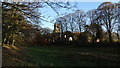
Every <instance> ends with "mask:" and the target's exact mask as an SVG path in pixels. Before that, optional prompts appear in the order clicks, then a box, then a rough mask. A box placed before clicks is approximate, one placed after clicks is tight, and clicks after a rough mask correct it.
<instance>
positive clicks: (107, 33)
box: [55, 2, 120, 42]
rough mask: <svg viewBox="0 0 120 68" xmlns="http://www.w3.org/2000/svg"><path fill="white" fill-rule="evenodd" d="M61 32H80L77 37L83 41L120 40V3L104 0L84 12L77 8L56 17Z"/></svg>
mask: <svg viewBox="0 0 120 68" xmlns="http://www.w3.org/2000/svg"><path fill="white" fill-rule="evenodd" d="M55 24H59V25H60V32H61V33H64V32H66V31H70V32H71V33H73V34H74V33H75V32H79V33H80V35H79V36H77V38H78V39H79V40H81V41H83V40H84V39H86V40H84V41H92V42H113V41H119V37H120V36H119V31H120V3H111V2H104V3H102V4H100V5H99V6H98V8H97V9H94V10H89V11H88V12H86V13H85V12H84V11H83V10H76V11H75V12H73V13H70V14H67V15H64V16H63V17H59V18H57V19H56V22H55Z"/></svg>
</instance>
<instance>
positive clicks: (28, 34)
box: [1, 2, 120, 45]
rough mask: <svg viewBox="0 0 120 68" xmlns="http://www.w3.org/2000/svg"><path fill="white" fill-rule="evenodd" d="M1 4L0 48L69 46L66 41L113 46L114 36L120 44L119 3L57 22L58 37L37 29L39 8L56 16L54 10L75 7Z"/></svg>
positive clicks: (44, 29) (78, 11)
mask: <svg viewBox="0 0 120 68" xmlns="http://www.w3.org/2000/svg"><path fill="white" fill-rule="evenodd" d="M1 3H2V6H1V7H2V44H5V45H29V44H33V45H34V44H39V45H40V44H50V43H53V42H54V43H55V42H60V41H64V42H66V41H68V43H69V38H72V41H75V42H76V41H77V42H96V41H98V40H99V42H102V41H103V40H104V41H105V40H107V41H109V42H112V41H113V38H112V34H113V32H115V33H114V34H115V35H116V36H117V41H118V40H119V34H118V32H119V30H118V26H119V25H120V24H119V23H120V22H119V21H120V13H119V10H120V4H119V3H114V4H113V3H111V2H104V3H102V4H101V5H100V6H99V7H98V8H97V9H94V10H90V11H88V12H87V13H85V12H84V11H82V10H76V11H75V12H74V13H71V14H68V15H64V16H63V17H60V18H57V19H56V23H57V24H60V33H54V32H53V33H52V30H51V29H49V28H42V27H41V26H40V25H38V24H39V23H40V22H41V20H43V18H42V16H41V12H38V10H39V9H38V8H43V7H44V6H43V5H44V4H46V5H48V6H50V7H51V8H52V9H53V10H54V11H55V12H56V13H57V11H56V7H61V8H72V7H74V6H72V7H70V6H68V5H69V3H52V2H42V3H41V2H13V3H8V2H1ZM53 7H54V8H53ZM75 32H78V33H75ZM65 36H66V37H65ZM107 36H108V37H107ZM104 38H106V39H104Z"/></svg>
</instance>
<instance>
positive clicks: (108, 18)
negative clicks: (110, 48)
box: [98, 2, 116, 42]
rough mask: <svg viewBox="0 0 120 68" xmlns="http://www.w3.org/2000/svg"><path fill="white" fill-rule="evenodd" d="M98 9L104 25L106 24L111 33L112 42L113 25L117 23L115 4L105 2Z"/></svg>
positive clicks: (110, 39) (109, 33)
mask: <svg viewBox="0 0 120 68" xmlns="http://www.w3.org/2000/svg"><path fill="white" fill-rule="evenodd" d="M98 11H100V13H101V14H100V15H101V20H102V22H103V23H102V24H103V26H105V28H106V30H107V32H108V35H109V41H110V42H112V35H111V33H112V31H113V27H114V25H115V23H116V22H115V21H116V17H115V14H116V13H115V6H114V4H113V3H111V2H104V3H102V4H101V5H100V6H99V7H98Z"/></svg>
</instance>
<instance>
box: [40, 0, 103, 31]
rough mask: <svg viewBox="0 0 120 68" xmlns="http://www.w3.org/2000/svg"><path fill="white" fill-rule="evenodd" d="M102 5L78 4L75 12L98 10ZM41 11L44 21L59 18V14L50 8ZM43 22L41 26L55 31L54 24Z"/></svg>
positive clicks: (62, 12)
mask: <svg viewBox="0 0 120 68" xmlns="http://www.w3.org/2000/svg"><path fill="white" fill-rule="evenodd" d="M74 4H75V3H74V2H72V3H71V5H74ZM100 4H101V2H77V8H75V10H77V9H82V10H83V11H85V12H87V11H88V10H91V9H96V8H97V7H98V6H99V5H100ZM40 11H41V12H42V16H44V19H46V20H47V21H51V20H54V19H56V18H57V13H56V12H55V11H54V10H53V9H51V8H50V7H49V6H46V7H44V8H42V9H41V10H40ZM58 12H59V13H60V14H65V13H72V12H73V11H72V10H65V9H60V8H58ZM41 22H42V24H41V26H42V27H43V28H45V27H48V28H50V29H54V22H51V23H50V22H45V21H42V20H41Z"/></svg>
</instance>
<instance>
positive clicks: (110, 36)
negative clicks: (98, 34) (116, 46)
mask: <svg viewBox="0 0 120 68" xmlns="http://www.w3.org/2000/svg"><path fill="white" fill-rule="evenodd" d="M108 35H109V42H112V35H111V31H110V30H108Z"/></svg>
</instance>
